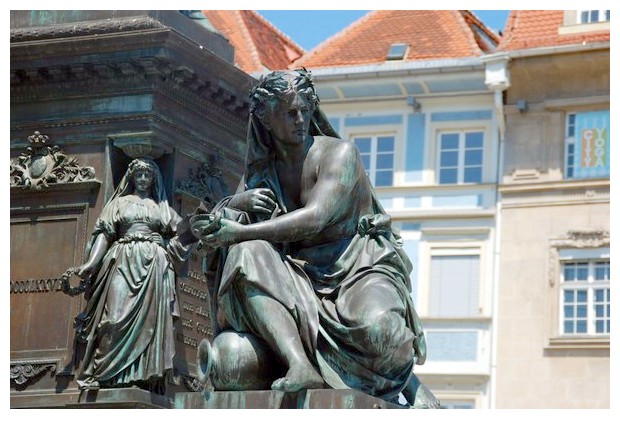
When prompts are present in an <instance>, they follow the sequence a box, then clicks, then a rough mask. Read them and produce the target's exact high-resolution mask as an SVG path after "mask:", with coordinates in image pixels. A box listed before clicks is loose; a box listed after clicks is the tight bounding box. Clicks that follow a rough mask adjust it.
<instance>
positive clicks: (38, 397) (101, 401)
mask: <svg viewBox="0 0 620 429" xmlns="http://www.w3.org/2000/svg"><path fill="white" fill-rule="evenodd" d="M11 408H102V409H103V408H115V409H121V408H143V409H144V408H160V409H166V408H168V409H172V408H176V409H388V408H389V409H402V408H408V407H406V406H403V405H399V404H395V403H391V402H387V401H384V400H382V399H379V398H375V397H373V396H370V395H367V394H365V393H362V392H358V391H355V390H349V389H338V390H336V389H309V390H302V391H300V392H296V393H285V392H280V391H275V390H249V391H238V392H233V391H218V392H211V391H207V392H203V393H200V392H177V393H176V394H174V395H173V396H172V397H167V396H162V395H157V394H155V393H151V392H149V391H147V390H142V389H139V388H137V387H126V388H112V389H99V390H84V391H79V390H77V389H71V390H68V391H65V392H63V393H55V392H43V391H40V392H36V393H35V392H32V393H29V394H20V395H12V396H11Z"/></svg>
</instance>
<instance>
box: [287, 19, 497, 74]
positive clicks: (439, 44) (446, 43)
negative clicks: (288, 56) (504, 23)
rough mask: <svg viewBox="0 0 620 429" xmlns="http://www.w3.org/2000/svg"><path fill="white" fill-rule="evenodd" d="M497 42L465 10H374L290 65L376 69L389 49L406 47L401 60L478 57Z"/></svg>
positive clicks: (479, 22)
mask: <svg viewBox="0 0 620 429" xmlns="http://www.w3.org/2000/svg"><path fill="white" fill-rule="evenodd" d="M498 42H499V37H498V36H497V35H496V34H495V33H493V32H492V31H491V30H489V29H488V28H487V27H486V26H485V25H484V24H483V23H482V22H481V21H480V20H479V19H478V18H477V17H476V16H475V15H474V14H473V13H471V12H469V11H465V10H376V11H372V12H369V13H368V14H367V15H365V16H364V17H362V18H361V19H359V20H358V21H356V22H354V23H353V24H351V25H349V26H348V27H347V28H345V29H344V30H342V31H341V32H339V33H338V34H336V35H335V36H333V37H331V38H330V39H328V40H327V41H325V42H323V43H322V44H320V45H319V46H317V47H316V48H315V49H313V50H312V51H311V52H309V53H308V54H306V55H304V56H303V57H302V58H300V59H299V60H297V61H296V62H295V66H304V67H307V68H317V67H337V66H347V65H359V64H376V63H383V62H385V61H386V56H387V53H388V51H389V49H390V46H391V45H392V44H394V43H404V44H406V45H408V49H407V51H406V53H405V56H404V58H403V60H405V61H411V60H428V59H440V58H464V57H477V56H480V55H482V54H484V53H487V52H490V51H493V50H494V49H495V46H496V45H497V43H498Z"/></svg>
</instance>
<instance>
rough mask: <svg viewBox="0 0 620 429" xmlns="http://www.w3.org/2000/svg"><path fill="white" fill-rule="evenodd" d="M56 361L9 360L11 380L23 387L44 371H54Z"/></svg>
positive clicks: (56, 366) (56, 365)
mask: <svg viewBox="0 0 620 429" xmlns="http://www.w3.org/2000/svg"><path fill="white" fill-rule="evenodd" d="M58 363H59V362H58V361H53V362H49V361H22V362H11V382H12V383H15V384H17V386H19V387H22V388H24V387H25V385H26V384H27V383H29V382H32V381H34V379H35V378H36V377H37V376H39V375H40V374H41V373H42V372H44V371H51V372H52V373H54V372H56V369H57V368H58Z"/></svg>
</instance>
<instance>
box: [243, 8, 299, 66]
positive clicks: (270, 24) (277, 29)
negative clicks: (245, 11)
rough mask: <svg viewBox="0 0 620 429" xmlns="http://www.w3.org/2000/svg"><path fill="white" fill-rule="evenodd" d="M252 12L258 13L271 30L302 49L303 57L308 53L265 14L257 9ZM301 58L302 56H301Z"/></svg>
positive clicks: (259, 17)
mask: <svg viewBox="0 0 620 429" xmlns="http://www.w3.org/2000/svg"><path fill="white" fill-rule="evenodd" d="M250 12H253V13H254V15H256V17H257V18H258V19H259V20H260V21H262V22H263V23H264V24H266V25H267V26H268V27H269V28H270V29H271V30H273V31H274V32H275V33H276V34H277V35H278V36H280V37H282V38H283V39H284V40H285V41H286V42H288V43H290V44H291V45H293V47H294V48H296V49H299V51H301V53H302V55H301V56H302V57H303V56H304V55H305V54H306V51H305V50H304V49H303V48H302V47H301V46H299V45H298V44H297V43H295V41H294V40H293V39H291V38H290V37H289V36H287V35H286V34H285V33H284V32H282V31H281V30H280V29H279V28H277V27H276V26H275V25H273V24H272V23H271V22H269V21H268V20H267V19H266V18H265V17H264V16H262V15H261V14H260V13H258V11H256V10H252V11H250ZM300 58H301V57H300Z"/></svg>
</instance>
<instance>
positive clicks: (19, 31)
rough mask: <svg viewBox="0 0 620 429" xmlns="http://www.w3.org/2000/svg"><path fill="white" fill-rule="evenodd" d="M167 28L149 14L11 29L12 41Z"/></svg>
mask: <svg viewBox="0 0 620 429" xmlns="http://www.w3.org/2000/svg"><path fill="white" fill-rule="evenodd" d="M165 28H166V26H164V25H163V24H162V23H161V22H159V21H158V20H156V19H153V18H150V17H148V16H132V17H128V18H115V19H105V20H97V21H87V22H72V23H70V24H57V25H49V26H45V27H28V28H14V29H11V43H18V42H29V41H33V40H45V39H59V38H63V37H76V36H92V35H100V34H108V33H118V32H120V31H137V30H148V29H165Z"/></svg>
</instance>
